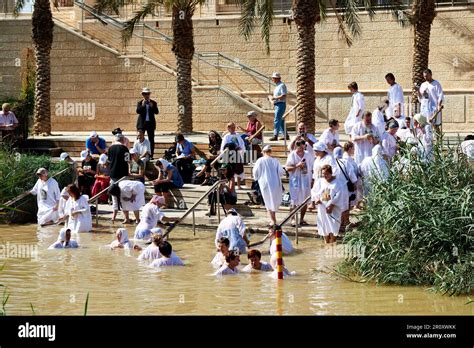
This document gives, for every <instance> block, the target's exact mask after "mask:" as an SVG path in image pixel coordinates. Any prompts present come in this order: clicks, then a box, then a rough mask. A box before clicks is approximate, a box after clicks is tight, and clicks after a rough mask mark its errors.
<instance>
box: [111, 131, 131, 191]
mask: <svg viewBox="0 0 474 348" xmlns="http://www.w3.org/2000/svg"><path fill="white" fill-rule="evenodd" d="M115 140H116V142H115V143H114V144H112V146H110V148H109V151H108V162H109V168H110V183H113V182H116V181H118V180H120V179H121V178H123V177H124V176H127V175H128V162H129V161H130V152H129V151H128V149H127V147H126V146H125V145H123V143H124V142H125V137H124V136H123V134H122V133H117V135H116V136H115Z"/></svg>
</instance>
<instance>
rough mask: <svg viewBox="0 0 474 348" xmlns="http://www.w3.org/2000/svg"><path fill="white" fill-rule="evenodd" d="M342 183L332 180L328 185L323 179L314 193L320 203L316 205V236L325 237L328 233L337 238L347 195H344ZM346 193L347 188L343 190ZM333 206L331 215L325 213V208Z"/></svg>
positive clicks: (346, 203) (346, 202)
mask: <svg viewBox="0 0 474 348" xmlns="http://www.w3.org/2000/svg"><path fill="white" fill-rule="evenodd" d="M343 185H344V184H343V182H342V181H339V180H337V179H333V180H332V181H331V182H330V183H329V182H327V181H326V180H325V179H323V180H322V181H321V185H320V187H319V191H318V192H316V200H320V201H321V202H322V203H321V204H318V217H317V224H318V234H319V235H321V236H327V235H329V233H332V234H333V235H335V236H337V235H338V234H339V227H340V226H341V216H342V213H343V212H344V211H345V210H346V208H347V205H348V197H347V194H345V193H344V187H343ZM345 191H347V188H346V189H345ZM331 204H334V208H333V210H332V212H331V214H328V213H327V212H326V207H328V206H329V205H331Z"/></svg>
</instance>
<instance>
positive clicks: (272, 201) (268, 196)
mask: <svg viewBox="0 0 474 348" xmlns="http://www.w3.org/2000/svg"><path fill="white" fill-rule="evenodd" d="M262 152H263V157H260V158H259V159H258V160H257V162H255V166H254V167H253V170H252V172H253V178H254V179H255V180H257V181H258V185H259V186H260V191H261V192H262V196H263V200H264V202H265V208H266V209H267V211H268V214H269V216H270V220H271V223H270V225H274V224H276V223H277V222H276V212H277V211H278V208H279V207H280V204H281V200H282V196H283V190H282V185H281V177H282V176H283V175H285V170H284V169H283V167H282V165H281V164H280V161H278V160H277V159H276V158H273V157H272V147H271V146H270V145H265V146H264V147H263V149H262Z"/></svg>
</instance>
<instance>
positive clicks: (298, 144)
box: [296, 141, 306, 146]
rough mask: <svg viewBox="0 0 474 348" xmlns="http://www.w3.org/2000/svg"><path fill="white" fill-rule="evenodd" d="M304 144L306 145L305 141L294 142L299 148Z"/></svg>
mask: <svg viewBox="0 0 474 348" xmlns="http://www.w3.org/2000/svg"><path fill="white" fill-rule="evenodd" d="M304 144H306V142H305V141H297V142H296V146H300V145H304Z"/></svg>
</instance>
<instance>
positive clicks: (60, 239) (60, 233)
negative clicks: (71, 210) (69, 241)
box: [58, 227, 71, 246]
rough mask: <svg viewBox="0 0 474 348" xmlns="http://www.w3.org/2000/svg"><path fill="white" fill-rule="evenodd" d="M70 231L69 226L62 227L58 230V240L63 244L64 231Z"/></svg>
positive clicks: (64, 243)
mask: <svg viewBox="0 0 474 348" xmlns="http://www.w3.org/2000/svg"><path fill="white" fill-rule="evenodd" d="M68 230H69V231H71V229H70V228H67V227H63V228H61V229H60V230H59V235H58V242H60V243H61V244H62V245H63V246H65V245H66V232H67V231H68Z"/></svg>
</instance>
